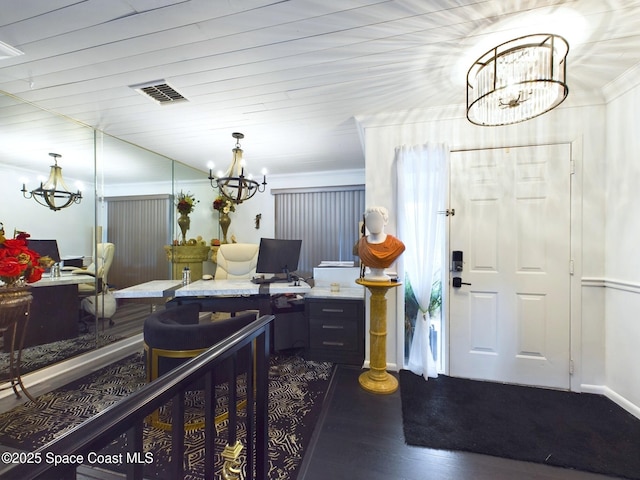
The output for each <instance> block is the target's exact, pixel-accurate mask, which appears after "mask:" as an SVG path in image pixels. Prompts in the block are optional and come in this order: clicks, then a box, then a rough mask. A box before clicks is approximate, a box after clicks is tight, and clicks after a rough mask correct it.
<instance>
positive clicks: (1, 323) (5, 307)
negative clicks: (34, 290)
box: [0, 286, 33, 341]
mask: <svg viewBox="0 0 640 480" xmlns="http://www.w3.org/2000/svg"><path fill="white" fill-rule="evenodd" d="M32 298H33V297H32V296H31V291H30V287H28V286H16V287H14V286H4V287H0V330H4V329H6V328H8V327H10V326H11V325H13V324H15V323H16V322H18V321H19V320H21V319H24V318H25V316H27V315H28V314H29V304H30V303H31V300H32ZM7 339H8V338H6V339H5V341H7Z"/></svg>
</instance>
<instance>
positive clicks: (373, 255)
mask: <svg viewBox="0 0 640 480" xmlns="http://www.w3.org/2000/svg"><path fill="white" fill-rule="evenodd" d="M404 248H405V247H404V243H402V242H401V241H400V240H398V239H397V238H396V237H394V236H393V235H389V234H387V238H386V239H385V240H384V242H382V243H369V242H367V237H362V238H361V239H360V240H359V241H358V256H359V257H360V259H361V260H362V263H364V264H365V265H366V266H367V267H369V268H387V267H389V265H391V264H392V263H393V262H394V261H395V259H396V258H398V257H399V256H400V255H401V254H402V252H404Z"/></svg>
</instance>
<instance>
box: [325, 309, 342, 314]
mask: <svg viewBox="0 0 640 480" xmlns="http://www.w3.org/2000/svg"><path fill="white" fill-rule="evenodd" d="M322 311H323V312H327V313H344V309H342V308H323V309H322Z"/></svg>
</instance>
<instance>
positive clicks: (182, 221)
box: [178, 213, 191, 245]
mask: <svg viewBox="0 0 640 480" xmlns="http://www.w3.org/2000/svg"><path fill="white" fill-rule="evenodd" d="M178 226H179V227H180V232H182V242H180V245H186V244H187V230H189V227H190V226H191V219H190V218H189V215H188V214H186V213H181V214H180V216H179V217H178Z"/></svg>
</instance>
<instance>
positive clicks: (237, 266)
mask: <svg viewBox="0 0 640 480" xmlns="http://www.w3.org/2000/svg"><path fill="white" fill-rule="evenodd" d="M258 249H259V245H257V244H254V243H225V244H224V245H220V249H219V250H218V261H217V262H216V263H217V266H216V276H215V278H216V280H221V279H228V280H233V279H246V278H252V277H253V276H254V275H255V274H256V266H257V265H258Z"/></svg>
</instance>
